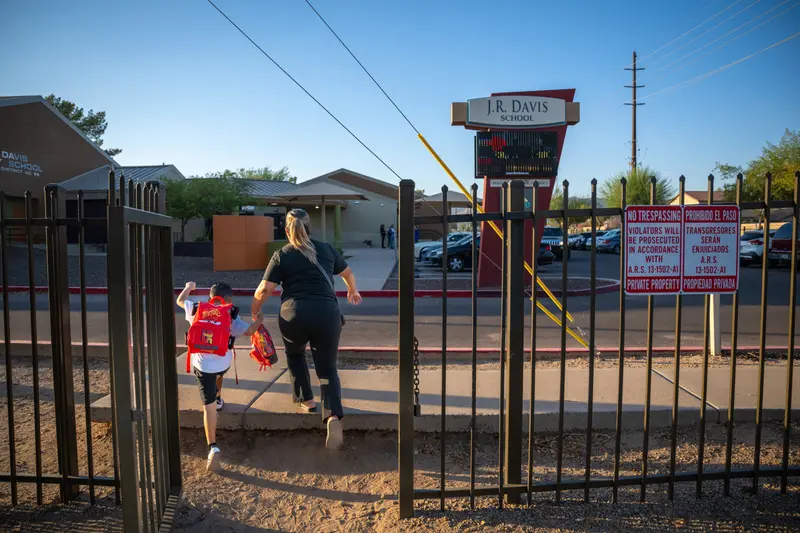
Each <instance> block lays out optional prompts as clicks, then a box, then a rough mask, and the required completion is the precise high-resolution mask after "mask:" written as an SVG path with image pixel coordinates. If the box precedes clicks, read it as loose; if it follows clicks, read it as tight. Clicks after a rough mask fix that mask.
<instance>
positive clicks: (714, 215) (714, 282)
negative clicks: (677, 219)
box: [682, 205, 739, 294]
mask: <svg viewBox="0 0 800 533" xmlns="http://www.w3.org/2000/svg"><path fill="white" fill-rule="evenodd" d="M683 257H684V259H683V282H682V290H683V292H684V293H687V294H711V293H714V294H720V293H732V292H736V288H737V287H738V285H739V208H738V207H736V206H735V205H687V206H685V207H684V208H683Z"/></svg>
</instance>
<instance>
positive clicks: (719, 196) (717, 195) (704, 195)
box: [675, 191, 725, 204]
mask: <svg viewBox="0 0 800 533" xmlns="http://www.w3.org/2000/svg"><path fill="white" fill-rule="evenodd" d="M684 194H685V196H691V197H692V198H694V199H695V200H697V201H698V202H700V203H701V204H705V203H707V202H708V191H684ZM675 198H677V196H676V197H675ZM713 200H714V203H717V202H724V201H725V191H714V198H713Z"/></svg>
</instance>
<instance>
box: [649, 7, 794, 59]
mask: <svg viewBox="0 0 800 533" xmlns="http://www.w3.org/2000/svg"><path fill="white" fill-rule="evenodd" d="M788 3H789V0H783V2H781V3H780V4H777V5H775V6H773V7H771V8H770V9H768V10H766V11H764V12H763V13H761V14H760V15H758V16H757V17H754V18H752V19H750V20H748V21H747V22H745V23H744V24H742V25H740V26H737V27H735V28H734V29H732V30H731V31H729V32H728V33H725V34H723V35H720V36H719V37H717V38H716V39H714V40H713V41H709V42H707V43H706V44H704V45H703V46H701V47H700V48H697V49H696V50H693V51H691V52H689V53H688V54H685V55H682V56H681V57H679V58H678V59H675V60H673V61H670V62H669V63H667V64H666V65H664V66H661V67H659V68H657V69H655V70H654V71H653V72H660V71H662V70H664V69H667V68H669V67H671V66H672V65H674V64H675V63H679V62H681V61H683V60H684V59H686V58H687V57H690V56H693V55H694V54H696V53H697V52H700V51H701V50H705V49H706V48H708V47H709V46H711V45H712V44H714V43H716V42H717V41H720V40H722V39H724V38H725V37H727V36H728V35H730V34H732V33H735V32H737V31H739V30H741V29H742V28H744V27H745V26H749V25H750V24H752V23H754V22H755V21H757V20H758V19H760V18H761V17H764V16H765V15H768V14H769V13H771V12H772V11H775V10H776V9H778V8H779V7H781V6H782V5H786V4H788ZM796 6H797V4H795V6H794V7H796ZM787 11H788V10H787ZM783 13H786V11H783ZM770 20H772V19H770Z"/></svg>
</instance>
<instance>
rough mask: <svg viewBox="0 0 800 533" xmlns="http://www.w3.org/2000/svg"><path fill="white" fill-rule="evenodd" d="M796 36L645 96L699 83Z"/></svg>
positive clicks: (649, 97)
mask: <svg viewBox="0 0 800 533" xmlns="http://www.w3.org/2000/svg"><path fill="white" fill-rule="evenodd" d="M796 37H800V32H797V33H795V34H794V35H791V36H789V37H787V38H786V39H783V40H782V41H778V42H777V43H774V44H771V45H769V46H767V47H766V48H762V49H761V50H759V51H758V52H753V53H752V54H750V55H749V56H745V57H743V58H741V59H738V60H736V61H734V62H732V63H728V64H727V65H725V66H723V67H720V68H717V69H714V70H712V71H709V72H706V73H705V74H702V75H700V76H697V77H695V78H692V79H690V80H687V81H684V82H682V83H678V84H676V85H673V86H672V87H667V88H666V89H661V90H660V91H656V92H654V93H651V94H648V95H647V96H645V98H647V99H651V98H653V97H654V96H656V95H659V94H663V93H665V92H668V91H669V92H674V91H677V90H679V89H683V88H684V87H686V86H688V85H691V84H693V83H697V82H698V81H702V80H704V79H706V78H710V77H711V76H713V75H714V74H719V73H720V72H722V71H723V70H727V69H729V68H731V67H732V66H734V65H738V64H739V63H741V62H743V61H747V60H748V59H750V58H751V57H755V56H757V55H759V54H761V53H764V52H766V51H767V50H771V49H772V48H775V47H776V46H780V45H782V44H785V43H787V42H789V41H791V40H792V39H794V38H796Z"/></svg>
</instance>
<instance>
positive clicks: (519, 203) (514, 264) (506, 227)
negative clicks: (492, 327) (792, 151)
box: [398, 172, 800, 517]
mask: <svg viewBox="0 0 800 533" xmlns="http://www.w3.org/2000/svg"><path fill="white" fill-rule="evenodd" d="M742 180H743V177H742V175H741V174H740V175H739V176H738V179H737V184H736V204H737V205H739V206H740V208H742V209H758V210H762V211H763V218H764V220H765V222H766V227H767V228H769V221H770V210H771V209H775V208H791V210H792V218H791V222H792V223H793V224H794V226H793V232H792V250H791V281H790V284H791V286H790V306H789V309H788V310H787V311H788V317H789V330H788V332H787V333H788V344H787V348H788V350H787V351H788V357H787V364H786V371H785V372H786V382H787V389H786V403H785V409H784V416H783V447H782V459H781V466H779V467H764V466H761V465H760V459H761V440H762V425H763V422H764V420H763V397H764V369H765V356H766V324H767V303H766V300H767V298H766V287H767V283H768V277H769V270H768V268H767V266H768V254H767V253H766V252H765V253H764V254H763V271H762V303H761V316H760V326H761V334H760V349H759V363H758V368H759V371H758V384H757V386H758V399H757V406H756V413H755V432H756V435H755V454H754V459H753V464H752V467H751V468H741V469H737V468H732V464H731V457H732V445H733V427H734V424H735V420H734V408H733V406H734V397H735V389H736V387H735V384H736V382H735V376H736V364H737V336H738V327H739V297H738V294H735V295H734V297H733V306H732V312H733V321H732V339H731V341H732V342H731V351H730V380H731V381H730V397H729V404H728V405H729V406H730V408H729V409H728V410H727V411H728V413H727V420H726V422H727V428H726V429H727V437H726V444H725V466H724V468H723V469H718V470H709V469H707V468H705V460H704V454H703V450H704V439H705V428H706V422H707V416H706V405H707V388H708V387H707V384H708V367H709V307H710V304H709V302H710V300H709V299H710V298H711V297H710V296H705V307H704V316H705V321H704V335H703V336H704V344H703V354H702V356H703V359H702V382H703V384H702V397H700V398H699V399H700V402H701V403H700V413H699V432H698V433H699V434H698V449H699V452H698V456H697V468H696V471H693V472H687V471H684V472H676V436H677V431H678V410H679V400H678V398H679V394H680V393H681V392H680V391H681V385H680V377H679V375H678V372H677V371H678V369H679V366H680V365H679V361H680V359H679V358H680V355H681V346H680V338H681V330H682V326H681V311H682V296H680V295H679V296H677V297H676V303H675V320H676V322H675V339H676V342H675V344H676V345H675V352H674V354H675V355H674V357H675V358H674V370H675V378H674V389H673V401H672V408H671V427H670V432H671V433H670V435H671V444H670V461H669V472H668V473H657V474H653V473H648V443H649V432H650V415H651V387H652V383H651V379H652V374H653V372H652V369H653V367H652V363H653V309H654V300H653V297H652V296H649V297H648V299H647V312H648V314H647V347H646V368H647V372H646V385H645V386H646V391H647V392H646V399H645V405H644V413H643V430H644V441H643V443H642V446H641V452H642V462H641V475H635V476H621V475H620V452H621V435H622V430H623V417H622V412H623V383H624V373H625V355H626V353H625V348H624V347H625V327H624V324H625V313H626V309H625V293H624V290H623V288H622V287H620V300H619V319H620V324H621V326H620V328H619V346H620V348H619V354H618V362H617V365H618V378H619V381H618V384H619V392H618V397H617V402H616V429H615V446H614V450H615V452H614V461H613V475H611V476H598V475H597V474H595V473H594V472H593V468H592V430H593V425H592V424H593V422H592V413H593V401H594V385H595V366H596V353H597V350H596V348H597V346H596V344H595V337H596V327H595V314H596V295H597V280H596V266H597V257H596V246H592V250H591V256H590V261H591V265H590V268H591V275H590V279H591V281H590V283H591V287H590V296H589V298H590V304H589V305H590V314H589V325H588V332H587V334H586V336H585V340H581V342H582V343H583V344H584V346H585V347H586V353H585V357H586V358H587V360H588V373H589V378H588V390H587V391H586V392H587V396H586V403H587V422H586V429H585V432H586V457H585V465H584V469H583V470H584V474H583V476H581V477H579V478H577V477H573V478H570V479H564V475H563V472H562V467H563V457H564V449H563V440H564V439H563V437H564V434H565V429H564V428H565V424H564V414H565V396H564V394H565V367H566V365H565V362H566V357H567V347H566V344H567V338H568V335H570V336H573V337H575V338H576V339H578V338H581V339H583V338H584V334H583V332H582V331H580V330H579V329H577V328H575V327H574V326H571V325H570V324H569V322H570V314H569V312H568V304H569V301H568V296H567V292H568V291H567V290H565V289H566V286H567V280H568V278H569V266H568V261H566V260H564V261H562V264H561V281H562V291H561V296H560V299H559V300H556V299H555V298H554V297H553V298H552V300H553V302H554V304H555V305H556V306H557V307H558V308H559V310H560V316H558V313H553V312H551V311H549V310H547V309H546V308H544V307H542V306H540V305H539V304H540V303H541V302H539V301H538V300H539V298H538V296H537V294H536V293H537V291H536V290H532V291H531V294H526V283H525V268H526V265H525V263H526V261H527V262H529V264H530V267H529V268H530V270H529V272H531V274H532V278H531V279H536V276H537V255H538V247H537V246H536V245H535V244H536V239H535V237H534V246H533V247H532V254H531V257H525V237H524V230H525V222H526V221H533V222H534V228H535V227H536V224H535V222H536V221H541V220H547V219H557V220H559V224H560V225H561V226H562V228H563V235H564V236H565V240H564V246H567V240H566V236H567V235H568V233H569V232H568V221H569V219H570V218H573V217H582V218H585V219H590V220H591V233H592V242H596V240H595V237H596V235H597V220H598V218H599V217H612V216H620V217H622V215H623V214H624V209H625V206H626V198H627V194H626V181H625V180H624V179H623V180H622V181H621V190H622V202H621V203H622V205H621V206H619V207H610V208H598V207H597V181H596V180H592V190H591V207H590V208H588V209H571V208H570V207H569V183H568V182H566V181H564V184H563V194H564V202H563V209H559V210H546V211H542V210H539V211H536V207H535V206H536V205H537V201H536V195H537V193H538V189H537V188H534V193H533V194H534V198H533V201H532V202H531V206H532V209H531V210H530V211H526V210H525V200H524V188H523V187H524V185H523V183H522V182H521V181H514V182H511V184H510V185H509V184H506V185H505V186H504V190H503V204H502V205H503V207H502V210H501V212H495V213H488V212H487V213H479V212H478V209H477V207H476V206H477V185H473V187H472V191H471V192H472V206H473V207H472V212H471V213H470V214H460V215H452V214H450V213H449V210H448V209H447V206H448V204H447V188H446V187H444V188H443V197H442V204H441V205H442V207H441V211H440V213H443V214H440V215H438V216H426V217H416V218H415V195H414V189H415V184H414V182H413V181H411V180H404V181H402V182H401V184H400V192H399V211H400V217H399V239H398V240H399V269H398V284H399V310H398V317H399V339H398V367H399V368H398V371H399V412H398V414H399V418H398V444H399V462H398V474H399V487H398V492H399V508H400V516H401V517H410V516H413V514H414V500H416V499H436V500H439V501H440V509H441V510H444V509H445V502H446V500H447V499H449V498H469V500H470V504H471V507H472V508H473V509H474V506H475V498H476V497H479V496H497V497H498V500H497V501H498V506H499V507H501V508H502V507H503V505H504V503H520V502H521V496H522V495H523V494H526V495H528V498H527V503H528V505H530V504H531V503H532V496H533V494H534V493H541V492H553V493H554V498H555V500H556V501H557V502H558V501H559V500H560V498H561V493H562V491H565V490H580V491H582V492H583V497H584V500H585V501H587V502H588V501H589V500H590V498H591V491H592V489H601V488H604V489H608V488H610V489H612V491H613V492H612V494H613V496H612V499H613V501H615V502H616V501H617V493H618V489H619V488H620V487H630V486H638V487H640V490H641V492H640V498H641V501H645V499H646V490H647V486H648V485H651V484H667V485H668V494H669V498H670V499H672V498H673V496H674V484H675V483H679V482H694V483H695V484H696V487H697V490H696V494H697V496H698V497H699V496H700V494H701V492H702V484H703V482H704V481H709V480H724V491H725V494H726V495H727V494H728V493H729V490H730V481H731V479H737V478H738V479H742V478H747V479H752V483H753V484H752V487H753V489H754V490H757V489H758V487H759V479H761V478H766V477H778V478H780V486H781V492H785V491H786V487H787V479H788V477H789V476H797V475H800V465H797V464H790V462H789V445H790V429H791V421H792V409H791V405H792V379H793V376H792V373H793V362H792V360H793V358H794V353H795V349H794V344H795V304H796V292H797V290H796V289H797V287H796V274H797V252H798V250H797V238H798V233H797V231H798V229H797V228H798V221H800V172H797V173H796V174H795V184H794V199H793V200H787V201H776V200H773V199H772V197H771V196H772V195H771V193H770V189H771V182H772V178H771V176H770V175H769V174H767V176H766V179H765V181H764V196H763V198H764V200H762V201H757V202H742V184H743V181H742ZM684 182H685V180H684V178H683V176H681V178H680V204H681V205H683V203H684ZM655 190H656V181H655V178H653V179H651V183H650V198H651V203H655ZM713 190H714V178H713V176H709V180H708V199H709V200H708V203H709V204H711V203H713V194H712V193H713ZM622 220H624V219H622ZM492 221H496V222H497V223H498V224H502V228H503V230H502V236H501V239H502V250H503V252H502V261H501V265H498V267H499V268H501V270H502V290H501V313H502V315H501V318H500V330H501V331H500V343H501V345H500V361H499V364H500V376H499V379H500V388H499V390H498V391H497V401H498V404H499V420H498V428H499V431H498V436H499V447H498V452H497V470H498V476H497V479H498V483H497V484H496V485H488V486H487V485H482V486H476V465H475V454H476V368H477V329H478V328H477V325H478V320H477V306H478V287H477V278H478V276H477V269H478V255H479V253H480V252H479V249H478V247H477V245H476V241H477V239H476V237H477V226H478V224H479V223H482V222H489V223H491V222H492ZM465 222H466V223H471V224H472V234H473V239H472V354H471V355H472V361H471V366H472V374H471V377H472V382H471V390H472V396H471V416H470V427H469V432H470V445H469V448H470V453H469V457H470V459H469V460H470V465H469V487H468V488H448V487H447V482H446V475H447V467H446V457H447V450H448V443H447V440H448V439H447V424H446V417H445V415H446V413H447V397H446V390H447V346H448V344H447V292H446V290H443V292H442V360H441V363H440V364H441V368H442V372H441V390H442V396H441V426H440V429H439V448H440V449H439V452H440V459H441V460H440V468H439V472H438V476H437V477H438V481H439V483H438V485H439V488H438V489H419V488H417V487H415V484H414V456H415V433H414V426H415V416H419V414H420V404H419V395H420V390H419V378H418V376H419V364H420V362H419V353H418V343H417V339H416V336H415V330H414V285H415V258H414V245H413V243H414V227H415V226H416V225H422V224H441V226H442V234H443V235H447V234H448V228H449V225H450V224H454V223H465ZM765 234H766V235H765V242H764V250H768V249H769V246H768V242H767V239H768V232H765ZM620 242H622V243H624V242H625V226H624V222H623V225H622V228H621V238H620ZM564 256H565V257H566V251H565V253H564ZM447 257H448V252H447V239H443V243H442V265H443V268H442V278H443V288H445V289H446V287H447V278H448V273H447V268H446V265H447ZM624 273H625V264H624V260H623V259H622V258H621V259H620V279H624ZM532 285H533V284H532ZM526 299H529V300H530V301H531V312H530V321H531V323H530V329H531V338H530V353H531V354H532V358H531V365H530V383H531V389H530V391H529V397H530V398H531V402H530V404H529V405H531V409H530V410H531V411H533V408H532V405H533V399H534V398H535V397H536V390H535V383H536V380H535V375H536V371H537V365H536V353H537V346H536V342H537V338H536V331H537V328H536V325H537V314H538V313H537V312H536V309H537V306H538V307H539V309H540V310H542V311H544V313H545V314H546V315H548V316H549V317H550V318H551V319H552V320H554V321H555V322H556V323H557V324H558V326H559V328H560V365H559V366H560V383H559V390H560V396H559V402H558V439H557V450H556V473H555V482H550V481H547V482H534V480H533V476H532V472H533V466H534V461H535V460H536V458H535V455H534V449H533V439H534V436H535V429H536V428H535V425H534V420H535V417H534V416H533V413H532V412H531V416H529V417H528V427H527V433H528V435H527V452H528V453H527V456H528V464H527V468H523V465H522V450H523V446H524V445H525V442H524V438H523V427H522V425H523V373H524V371H525V368H524V352H525V339H524V333H525V324H524V321H525V305H526ZM576 330H577V331H578V333H576ZM795 419H796V414H795ZM523 474H527V475H526V479H524V476H523Z"/></svg>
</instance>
